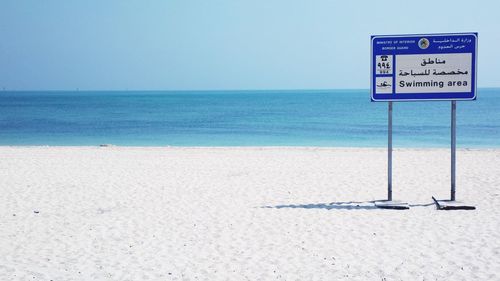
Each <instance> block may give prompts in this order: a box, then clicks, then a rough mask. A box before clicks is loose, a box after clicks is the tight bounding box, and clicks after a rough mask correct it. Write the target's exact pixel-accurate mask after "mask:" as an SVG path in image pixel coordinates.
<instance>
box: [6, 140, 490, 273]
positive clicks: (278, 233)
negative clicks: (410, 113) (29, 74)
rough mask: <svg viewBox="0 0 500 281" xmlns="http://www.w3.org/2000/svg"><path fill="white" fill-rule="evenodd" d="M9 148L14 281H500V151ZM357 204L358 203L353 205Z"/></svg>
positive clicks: (9, 245) (9, 249) (9, 250)
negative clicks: (445, 202)
mask: <svg viewBox="0 0 500 281" xmlns="http://www.w3.org/2000/svg"><path fill="white" fill-rule="evenodd" d="M449 154H450V153H449V150H448V149H395V151H394V171H393V174H394V180H393V181H394V199H397V200H404V201H406V202H408V203H409V204H410V205H411V208H410V209H409V210H404V211H399V210H381V209H376V208H374V207H373V205H372V204H371V202H372V201H373V200H379V199H385V198H386V165H387V164H386V161H387V158H386V150H385V149H382V148H380V149H369V148H307V147H303V148H300V147H298V148H280V147H275V148H258V147H253V148H237V147H235V148H170V147H155V148H140V147H137V148H131V147H1V148H0V214H1V219H0V227H1V230H2V231H1V232H0V279H1V280H499V279H500V262H499V261H500V243H499V242H498V241H500V209H499V208H498V206H499V205H500V189H499V185H500V173H499V167H500V150H499V149H477V150H476V149H475V150H464V149H459V150H458V151H457V199H458V200H463V201H465V202H466V203H468V204H471V205H475V206H476V207H477V209H476V210H474V211H438V210H436V208H435V205H434V204H433V201H432V199H431V196H435V197H436V198H440V199H447V198H449V192H450V191H449V190H450V187H449V181H450V171H449V169H450V168H449V165H450V164H449V162H450V155H449ZM349 202H351V203H349Z"/></svg>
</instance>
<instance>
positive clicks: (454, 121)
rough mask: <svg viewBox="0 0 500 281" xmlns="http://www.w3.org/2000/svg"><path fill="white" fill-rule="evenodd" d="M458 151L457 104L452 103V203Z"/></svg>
mask: <svg viewBox="0 0 500 281" xmlns="http://www.w3.org/2000/svg"><path fill="white" fill-rule="evenodd" d="M456 149H457V102H456V101H451V201H455V183H456V182H455V172H456Z"/></svg>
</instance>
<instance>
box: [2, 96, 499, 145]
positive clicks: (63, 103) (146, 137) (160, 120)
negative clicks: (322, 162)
mask: <svg viewBox="0 0 500 281" xmlns="http://www.w3.org/2000/svg"><path fill="white" fill-rule="evenodd" d="M499 108H500V88H480V89H478V98H477V100H475V101H459V102H457V146H458V148H498V147H500V110H498V109H499ZM0 110H1V114H0V145H3V146H25V145H29V146H33V145H34V146H37V145H53V146H96V145H100V144H113V145H119V146H318V147H385V146H387V103H386V102H371V101H370V96H369V90H365V89H357V90H350V89H337V90H221V91H216V90H206V91H205V90H204V91H185V90H183V91H3V92H0ZM393 123H394V124H393V126H394V127H393V133H394V135H393V142H394V146H395V147H437V148H439V147H449V145H450V102H449V101H439V102H437V101H432V102H395V103H394V115H393Z"/></svg>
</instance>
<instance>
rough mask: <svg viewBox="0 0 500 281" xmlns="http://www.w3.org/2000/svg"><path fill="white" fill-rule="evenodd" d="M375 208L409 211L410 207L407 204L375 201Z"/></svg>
mask: <svg viewBox="0 0 500 281" xmlns="http://www.w3.org/2000/svg"><path fill="white" fill-rule="evenodd" d="M375 206H376V207H377V208H380V209H394V210H407V209H410V206H409V205H408V203H406V202H401V201H389V200H380V201H375Z"/></svg>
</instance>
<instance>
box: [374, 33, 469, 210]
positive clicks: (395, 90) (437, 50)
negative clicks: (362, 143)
mask: <svg viewBox="0 0 500 281" xmlns="http://www.w3.org/2000/svg"><path fill="white" fill-rule="evenodd" d="M477 41H478V40H477V33H443V34H415V35H376V36H372V37H371V59H370V69H371V81H370V96H371V100H372V101H373V102H388V103H389V112H388V119H389V120H388V196H387V200H384V201H379V202H378V204H377V203H376V204H377V206H378V207H381V208H395V209H407V208H408V204H406V203H402V202H398V201H393V196H392V187H393V186H392V108H393V102H395V101H451V197H450V200H435V199H434V200H435V201H436V204H437V205H438V207H439V208H440V209H442V207H441V206H444V205H446V204H448V203H450V202H451V203H453V205H455V206H456V205H457V204H455V203H456V201H455V189H456V102H457V101H470V100H475V99H476V88H477V76H476V72H477ZM433 198H434V197H433ZM451 203H450V204H451ZM450 204H448V205H450ZM469 207H470V206H469Z"/></svg>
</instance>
